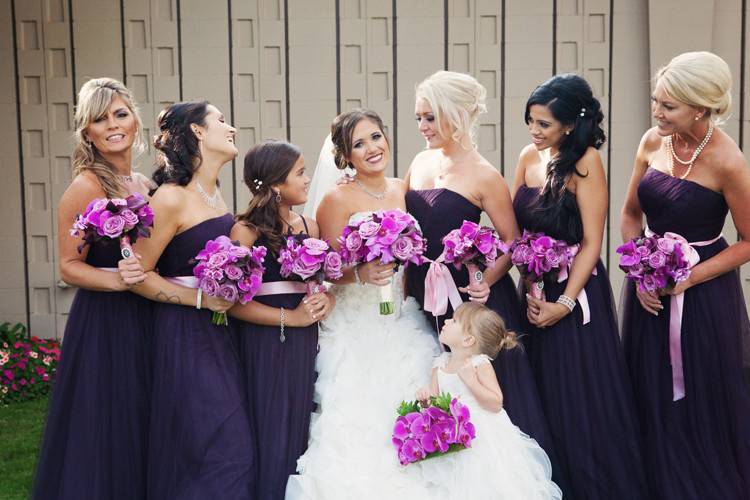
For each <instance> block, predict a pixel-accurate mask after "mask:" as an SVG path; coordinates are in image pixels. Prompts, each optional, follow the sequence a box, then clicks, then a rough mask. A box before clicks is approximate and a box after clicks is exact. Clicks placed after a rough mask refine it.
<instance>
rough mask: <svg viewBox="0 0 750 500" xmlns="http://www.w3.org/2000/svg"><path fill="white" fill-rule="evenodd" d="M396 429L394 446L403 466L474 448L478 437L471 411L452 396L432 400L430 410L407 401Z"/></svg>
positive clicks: (401, 408)
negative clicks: (473, 441) (473, 444)
mask: <svg viewBox="0 0 750 500" xmlns="http://www.w3.org/2000/svg"><path fill="white" fill-rule="evenodd" d="M397 412H398V417H396V423H395V424H394V425H393V437H392V442H393V446H394V447H395V448H396V452H397V454H398V460H399V462H400V463H401V465H408V464H410V463H414V462H418V461H420V460H425V459H427V458H432V457H437V456H440V455H444V454H446V453H452V452H455V451H460V450H463V449H465V448H469V447H471V441H472V440H473V439H474V438H475V437H476V430H475V429H474V424H472V423H471V414H470V412H469V408H468V407H466V406H464V405H462V404H461V403H460V402H459V401H458V399H456V398H452V397H451V395H450V393H443V394H441V395H440V396H433V397H431V398H430V405H429V406H426V407H424V406H422V405H421V404H420V403H419V402H418V401H411V402H406V401H403V402H402V403H401V405H400V406H399V407H398V410H397Z"/></svg>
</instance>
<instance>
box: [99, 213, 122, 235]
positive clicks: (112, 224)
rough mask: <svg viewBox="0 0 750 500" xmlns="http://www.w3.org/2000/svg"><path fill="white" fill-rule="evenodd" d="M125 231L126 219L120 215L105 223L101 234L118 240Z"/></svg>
mask: <svg viewBox="0 0 750 500" xmlns="http://www.w3.org/2000/svg"><path fill="white" fill-rule="evenodd" d="M123 229H125V219H124V218H122V217H120V216H119V215H113V216H111V217H109V218H107V219H106V220H105V221H104V224H102V230H101V232H102V233H103V236H109V237H110V238H117V237H119V236H120V235H121V234H122V231H123Z"/></svg>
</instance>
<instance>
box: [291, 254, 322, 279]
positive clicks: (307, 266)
mask: <svg viewBox="0 0 750 500" xmlns="http://www.w3.org/2000/svg"><path fill="white" fill-rule="evenodd" d="M320 268H321V261H320V260H318V259H316V258H314V257H313V256H310V255H307V254H305V253H302V254H301V255H300V256H299V257H298V258H297V259H295V260H294V263H293V264H292V272H293V273H294V274H296V275H297V276H299V277H300V278H302V279H303V280H306V279H308V278H311V277H313V276H314V275H315V273H317V272H318V271H320Z"/></svg>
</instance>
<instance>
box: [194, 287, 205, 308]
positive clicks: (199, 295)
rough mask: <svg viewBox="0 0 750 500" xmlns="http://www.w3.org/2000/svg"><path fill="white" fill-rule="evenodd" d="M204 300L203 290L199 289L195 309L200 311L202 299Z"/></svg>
mask: <svg viewBox="0 0 750 500" xmlns="http://www.w3.org/2000/svg"><path fill="white" fill-rule="evenodd" d="M202 298H203V290H201V289H200V288H198V295H197V297H196V299H195V308H196V309H200V308H201V299H202Z"/></svg>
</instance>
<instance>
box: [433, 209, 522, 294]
mask: <svg viewBox="0 0 750 500" xmlns="http://www.w3.org/2000/svg"><path fill="white" fill-rule="evenodd" d="M507 252H508V246H507V245H506V244H505V243H504V242H503V240H501V239H500V238H499V237H498V236H497V233H495V231H494V230H493V229H492V228H489V227H485V226H480V225H479V224H476V223H474V222H471V221H467V220H465V221H464V222H463V224H461V227H460V228H459V229H454V230H453V231H451V232H450V233H448V234H446V235H445V237H443V258H444V259H445V262H446V263H451V264H453V265H454V266H456V268H457V269H461V266H462V265H466V267H467V268H468V269H469V279H470V280H471V282H472V283H479V282H481V281H482V271H481V270H480V269H486V268H488V267H495V261H496V260H497V258H498V256H499V255H502V254H504V253H507Z"/></svg>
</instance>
